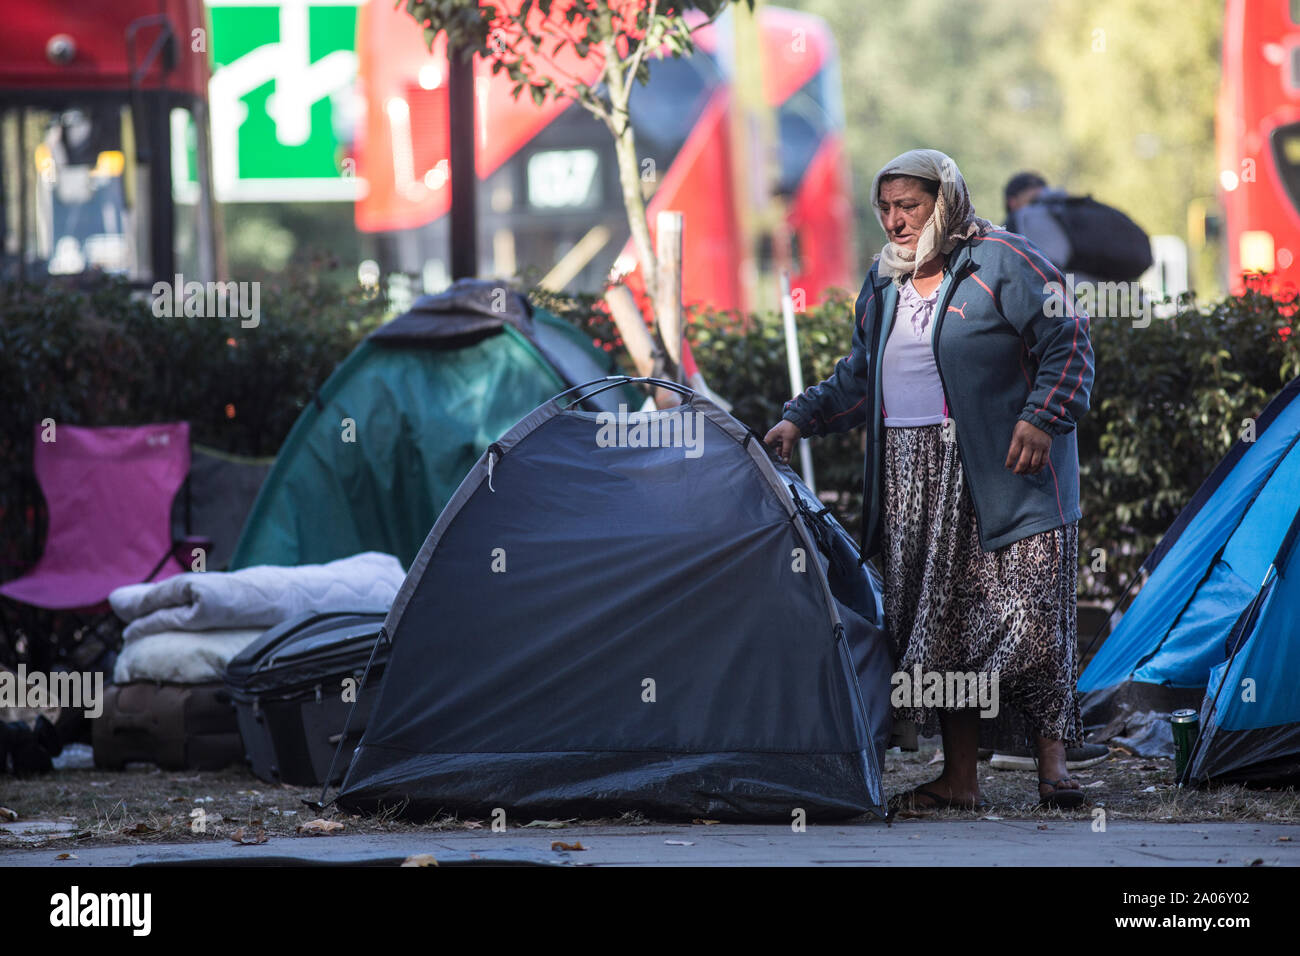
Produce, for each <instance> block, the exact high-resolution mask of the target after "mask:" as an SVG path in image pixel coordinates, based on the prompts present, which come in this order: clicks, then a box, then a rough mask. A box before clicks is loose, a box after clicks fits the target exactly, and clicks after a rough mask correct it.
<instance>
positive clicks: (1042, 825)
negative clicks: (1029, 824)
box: [1038, 823, 1047, 830]
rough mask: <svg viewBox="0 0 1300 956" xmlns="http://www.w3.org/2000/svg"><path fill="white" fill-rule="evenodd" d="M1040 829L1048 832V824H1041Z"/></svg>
mask: <svg viewBox="0 0 1300 956" xmlns="http://www.w3.org/2000/svg"><path fill="white" fill-rule="evenodd" d="M1038 829H1040V830H1046V829H1047V824H1046V823H1040V824H1038Z"/></svg>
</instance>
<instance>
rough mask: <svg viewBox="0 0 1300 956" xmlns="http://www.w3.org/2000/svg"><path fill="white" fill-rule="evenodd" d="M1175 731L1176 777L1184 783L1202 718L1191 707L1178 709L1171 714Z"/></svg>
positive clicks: (1170, 720)
mask: <svg viewBox="0 0 1300 956" xmlns="http://www.w3.org/2000/svg"><path fill="white" fill-rule="evenodd" d="M1169 723H1170V724H1171V725H1172V726H1173V732H1174V779H1175V780H1176V781H1177V782H1179V783H1182V780H1183V774H1184V773H1185V772H1186V770H1187V761H1188V760H1190V759H1191V756H1192V745H1193V744H1195V743H1196V737H1197V735H1198V733H1199V732H1200V729H1201V718H1200V715H1199V714H1197V713H1196V711H1194V710H1191V709H1190V708H1183V709H1182V710H1176V711H1174V712H1173V713H1172V714H1170V715H1169Z"/></svg>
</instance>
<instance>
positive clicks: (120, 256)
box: [0, 101, 150, 279]
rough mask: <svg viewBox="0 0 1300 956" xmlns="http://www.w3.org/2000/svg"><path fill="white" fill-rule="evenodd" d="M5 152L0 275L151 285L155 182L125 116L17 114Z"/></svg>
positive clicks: (78, 111)
mask: <svg viewBox="0 0 1300 956" xmlns="http://www.w3.org/2000/svg"><path fill="white" fill-rule="evenodd" d="M0 150H2V151H3V156H2V157H0V170H2V173H3V182H2V183H0V201H3V206H4V216H3V220H4V253H3V259H2V260H0V274H3V276H4V277H5V278H16V277H19V276H23V277H26V278H29V279H38V278H42V277H44V276H78V275H83V274H87V273H92V272H105V273H111V274H115V275H121V276H124V277H126V278H128V279H143V278H145V277H146V275H147V273H148V266H147V265H146V263H148V262H149V252H150V250H149V236H148V214H147V209H148V196H149V172H148V168H147V167H145V166H143V165H141V164H139V163H138V162H137V161H136V155H135V148H134V136H133V132H132V127H131V119H130V111H129V110H128V109H127V108H126V107H125V106H119V105H117V104H111V103H109V104H106V103H104V102H103V101H96V102H93V103H90V102H88V103H76V102H71V103H67V104H64V105H61V106H59V107H53V108H42V107H32V106H15V107H8V108H6V109H4V110H3V112H0Z"/></svg>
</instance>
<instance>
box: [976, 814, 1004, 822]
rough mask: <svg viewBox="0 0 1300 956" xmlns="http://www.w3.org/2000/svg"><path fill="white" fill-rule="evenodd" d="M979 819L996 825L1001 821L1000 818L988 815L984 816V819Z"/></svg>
mask: <svg viewBox="0 0 1300 956" xmlns="http://www.w3.org/2000/svg"><path fill="white" fill-rule="evenodd" d="M980 819H981V820H992V821H994V822H995V823H996V822H997V821H998V820H1001V819H1002V818H1001V817H995V816H993V815H992V814H989V815H988V816H986V817H980Z"/></svg>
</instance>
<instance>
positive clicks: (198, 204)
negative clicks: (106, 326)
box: [0, 0, 220, 286]
mask: <svg viewBox="0 0 1300 956" xmlns="http://www.w3.org/2000/svg"><path fill="white" fill-rule="evenodd" d="M207 35H208V27H207V18H206V16H205V14H204V9H203V4H202V0H83V2H79V3H50V2H48V0H16V2H13V3H10V4H8V5H7V6H6V9H5V25H4V28H3V29H0V278H4V279H31V280H41V279H45V278H47V277H66V278H69V279H74V280H75V279H76V278H78V277H81V276H87V275H93V274H96V273H110V274H114V275H120V276H123V277H125V278H126V279H128V280H130V281H131V282H133V283H135V284H137V285H144V286H148V285H150V284H151V283H152V282H153V281H154V280H155V279H166V280H170V279H172V277H173V275H174V274H175V273H176V272H182V273H184V274H185V275H187V276H192V277H194V278H199V279H211V278H215V277H216V275H217V273H218V272H219V271H220V261H219V260H220V247H219V244H218V238H219V236H218V230H217V225H216V213H215V207H214V204H213V196H212V187H211V177H210V175H209V170H210V160H209V155H210V138H209V131H208V112H207V103H208V99H207V97H208V89H207V87H208V77H209V65H208V53H207Z"/></svg>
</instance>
